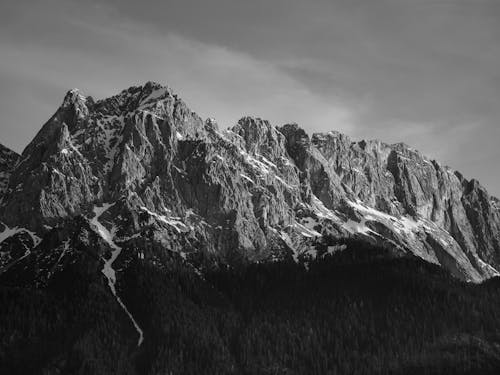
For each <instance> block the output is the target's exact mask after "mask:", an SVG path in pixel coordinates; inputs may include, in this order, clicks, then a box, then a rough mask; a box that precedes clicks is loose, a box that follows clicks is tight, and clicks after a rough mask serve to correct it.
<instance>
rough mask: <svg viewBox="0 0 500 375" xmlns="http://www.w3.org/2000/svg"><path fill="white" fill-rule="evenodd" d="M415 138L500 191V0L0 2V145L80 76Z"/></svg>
mask: <svg viewBox="0 0 500 375" xmlns="http://www.w3.org/2000/svg"><path fill="white" fill-rule="evenodd" d="M149 80H151V81H156V82H159V83H163V84H166V85H168V86H170V87H171V88H172V89H173V90H174V91H175V92H176V93H178V94H179V96H180V97H182V98H183V99H184V100H185V101H186V102H187V103H188V105H189V107H190V108H191V109H192V110H194V111H195V112H197V113H198V114H199V115H200V116H202V117H204V118H206V117H213V118H215V119H216V120H217V122H218V123H219V126H220V127H229V126H232V125H234V124H235V123H236V122H237V120H238V119H239V118H241V117H243V116H245V115H253V116H259V117H262V118H265V119H268V120H270V121H271V123H272V124H274V125H276V126H278V125H282V124H284V123H288V122H297V123H298V124H299V125H301V126H302V127H303V128H304V129H306V131H308V132H309V133H310V134H312V133H313V132H324V131H330V130H337V131H340V132H343V133H346V134H348V135H349V136H351V137H352V138H353V139H354V140H361V139H375V138H376V139H380V140H382V141H385V142H388V143H395V142H404V143H406V144H409V145H411V146H412V147H414V148H416V149H418V150H420V151H421V152H422V153H424V154H425V155H428V156H429V157H430V158H432V159H437V160H438V161H440V162H441V163H442V164H446V165H449V166H451V167H452V168H454V169H456V170H459V171H461V172H462V173H463V174H464V175H465V176H466V177H467V178H477V179H478V180H479V181H481V183H482V184H483V185H484V186H486V187H487V189H488V190H489V191H490V193H492V194H493V195H496V196H500V166H499V164H500V147H499V145H498V143H499V141H500V0H308V1H304V0H252V1H249V0H245V1H240V0H210V1H207V0H198V1H194V0H179V1H172V0H142V1H137V0H108V1H98V0H87V1H76V0H31V1H28V0H17V1H11V0H0V143H2V144H4V145H6V146H8V147H10V148H12V149H14V150H16V151H18V152H21V151H22V150H23V148H24V147H25V146H26V145H27V144H28V142H29V141H30V140H31V139H32V138H33V137H34V136H35V134H36V132H37V131H38V130H39V129H40V127H41V126H42V125H43V123H44V122H45V121H46V120H47V119H48V118H49V117H50V116H51V115H52V114H53V113H54V112H55V110H56V109H57V108H58V106H59V105H60V104H61V102H62V99H63V97H64V94H65V93H66V91H67V90H69V89H71V88H75V87H77V88H79V89H81V90H82V91H83V92H84V94H86V95H91V96H93V97H94V98H95V99H100V98H104V97H107V96H110V95H113V94H115V93H118V92H119V91H121V90H122V89H125V88H127V87H129V86H132V85H138V84H143V83H145V82H146V81H149Z"/></svg>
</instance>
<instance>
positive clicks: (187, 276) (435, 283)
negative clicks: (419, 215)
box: [0, 242, 500, 374]
mask: <svg viewBox="0 0 500 375" xmlns="http://www.w3.org/2000/svg"><path fill="white" fill-rule="evenodd" d="M308 268H309V269H308V270H306V269H305V268H304V267H303V266H301V265H297V264H295V263H293V262H280V263H271V264H254V265H251V266H247V267H241V268H240V269H223V270H218V271H217V272H211V273H208V274H206V275H205V277H204V278H201V277H200V276H198V275H196V273H195V272H193V270H192V268H190V267H188V266H184V265H182V263H180V262H175V261H171V262H170V263H169V264H168V265H164V266H162V267H160V266H158V265H153V264H152V263H151V262H145V261H139V260H138V261H135V262H133V263H131V264H130V266H129V267H128V268H127V270H126V271H125V272H124V273H123V275H122V278H121V280H120V287H119V289H120V290H122V291H123V292H122V298H123V301H124V302H125V304H126V305H127V306H128V307H129V310H130V311H131V312H132V314H133V315H134V317H135V318H136V320H137V321H138V322H139V325H140V326H141V328H142V329H143V330H144V335H145V340H144V343H143V345H142V346H141V347H140V348H137V347H136V343H137V333H136V331H135V330H134V329H133V327H132V326H131V324H130V321H129V320H128V319H127V317H126V316H125V314H124V313H123V311H122V310H121V309H120V307H119V306H118V305H117V303H116V302H115V300H114V299H113V296H112V295H111V294H110V292H109V289H108V288H107V285H106V282H105V280H104V278H103V277H102V276H101V275H90V274H86V273H85V272H83V271H82V270H80V269H78V267H76V266H69V267H67V268H66V269H65V270H64V271H63V272H60V273H59V274H57V275H56V276H55V277H54V278H53V280H52V282H51V284H50V285H49V286H48V287H46V288H44V289H27V288H22V289H21V288H13V287H2V288H0V373H1V374H498V373H500V321H499V317H500V282H499V280H496V279H494V280H490V281H488V282H486V283H484V284H482V285H467V284H464V283H460V282H458V281H457V280H455V279H453V278H451V277H450V276H448V275H447V274H446V273H445V272H443V271H442V270H441V269H440V268H438V267H436V266H433V265H430V264H427V263H425V262H423V261H420V260H418V259H415V258H406V257H399V258H394V257H389V256H388V254H387V253H385V252H384V251H383V250H382V249H375V248H371V247H369V246H368V245H365V244H362V243H355V242H353V243H350V244H349V249H348V250H347V251H344V252H342V253H340V254H337V255H335V256H332V257H329V258H325V259H321V260H318V261H315V262H312V263H310V264H309V267H308Z"/></svg>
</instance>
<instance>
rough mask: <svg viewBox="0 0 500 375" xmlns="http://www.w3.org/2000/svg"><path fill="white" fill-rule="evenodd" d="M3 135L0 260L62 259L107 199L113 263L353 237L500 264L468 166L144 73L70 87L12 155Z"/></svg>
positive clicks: (277, 251) (495, 237) (494, 203)
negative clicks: (86, 91) (283, 120)
mask: <svg viewBox="0 0 500 375" xmlns="http://www.w3.org/2000/svg"><path fill="white" fill-rule="evenodd" d="M0 151H1V153H0V157H3V160H7V159H8V160H7V161H6V162H5V163H4V162H2V161H1V160H0V176H1V179H0V189H2V190H0V193H1V197H2V201H1V202H2V203H1V207H0V221H2V222H3V223H4V224H2V228H0V230H1V231H2V232H1V233H2V234H1V235H0V236H1V237H0V254H1V259H2V263H1V264H0V267H1V266H2V265H3V272H6V270H8V269H12V264H13V263H14V262H16V264H18V263H22V262H26V261H30V260H31V261H32V262H35V263H40V264H42V263H43V264H45V263H47V259H49V260H50V259H56V260H57V262H58V263H57V264H64V257H65V256H68V254H72V252H71V251H66V250H65V251H64V252H62V253H61V254H59V253H60V252H61V251H60V250H61V249H63V248H64V249H65V247H61V246H63V244H64V246H66V244H68V245H67V246H69V247H75V246H76V245H74V244H76V243H81V241H80V242H75V240H74V235H72V236H73V237H71V236H70V233H75V231H76V229H75V224H74V223H75V222H79V223H80V224H79V225H78V227H79V228H80V227H81V228H86V225H87V224H85V225H84V224H82V223H88V228H87V229H86V231H87V232H88V231H94V234H96V235H102V233H101V234H99V233H100V232H99V230H98V228H95V227H93V226H92V225H91V220H92V218H93V217H94V211H95V208H96V207H103V206H104V205H105V204H107V205H108V206H109V207H111V208H109V209H108V210H107V211H106V215H108V216H109V217H108V218H107V219H106V225H107V226H108V227H109V228H108V230H109V233H110V234H111V235H112V236H113V241H115V242H114V243H119V244H120V247H121V248H123V249H125V250H124V251H123V252H122V254H123V255H120V257H123V259H119V260H118V261H119V262H120V261H121V262H124V263H125V264H126V258H127V257H128V258H130V257H138V258H140V259H147V260H150V261H155V262H160V261H161V259H162V257H164V256H166V255H168V256H179V257H182V258H184V259H185V261H186V262H190V263H191V264H192V265H193V266H194V267H196V268H197V269H199V270H203V268H205V267H213V266H217V265H218V264H221V263H227V264H233V263H238V262H257V261H259V262H261V261H273V260H277V259H283V258H287V257H289V258H291V259H294V260H295V261H298V262H304V263H306V264H307V262H308V260H310V259H311V258H312V257H321V256H324V255H326V254H327V253H328V252H331V251H337V250H338V249H339V248H341V246H339V243H341V242H342V240H343V239H346V238H349V237H358V238H361V239H364V240H366V241H370V242H373V243H377V244H381V245H383V246H387V247H391V248H394V249H398V250H399V251H401V252H403V253H408V254H413V255H416V256H419V257H421V258H423V259H425V260H427V261H429V262H433V263H437V264H441V265H442V266H443V267H444V268H446V269H447V270H449V271H450V272H451V273H452V274H453V275H455V276H456V277H459V278H461V279H463V280H469V281H475V282H478V281H482V280H484V279H486V278H489V277H491V276H494V275H497V274H498V272H497V269H500V203H499V201H498V200H497V199H496V198H493V197H491V196H489V194H488V192H487V191H486V190H485V189H484V188H483V187H482V186H481V185H480V184H479V183H478V182H477V181H475V180H471V181H468V180H466V179H465V178H464V177H463V176H462V175H461V174H459V173H458V172H455V171H452V170H451V169H449V168H447V167H443V166H441V165H440V164H439V163H437V162H436V161H431V160H429V159H427V158H426V157H425V156H423V155H421V154H420V153H419V152H417V151H415V150H413V149H411V148H410V147H408V146H406V145H404V144H396V145H388V144H385V143H383V142H380V141H360V142H354V141H352V140H351V139H350V138H349V137H347V136H345V135H342V134H340V133H337V132H329V133H326V134H313V135H312V136H311V137H310V136H309V135H308V134H307V133H306V132H305V131H304V130H303V129H301V128H300V127H299V126H298V125H297V124H288V125H284V126H282V127H279V128H275V127H274V126H272V125H271V124H270V123H269V122H268V121H265V120H262V119H259V118H253V117H244V118H242V119H241V120H240V121H239V122H238V123H237V124H236V125H235V126H234V127H232V128H231V129H229V130H220V129H219V128H218V126H217V124H216V122H215V121H214V120H211V119H209V120H207V121H203V120H202V119H201V118H200V117H199V116H198V115H196V114H195V113H193V112H192V111H190V110H189V108H188V107H187V106H186V104H185V103H184V102H183V101H182V100H181V99H179V98H178V97H177V96H176V95H175V94H174V93H173V92H172V90H171V89H169V88H168V87H164V86H161V85H159V84H156V83H152V82H148V83H146V84H145V85H143V86H138V87H131V88H129V89H127V90H124V91H122V92H121V93H120V94H118V95H116V96H113V97H110V98H107V99H103V100H98V101H94V100H93V99H92V98H91V97H85V96H84V95H83V94H82V93H80V92H79V91H78V90H71V91H70V92H68V94H67V95H66V97H65V98H64V101H63V104H62V105H61V107H60V108H59V109H58V110H57V111H56V113H55V114H54V115H53V116H52V117H51V118H50V119H49V121H48V122H47V123H46V124H45V125H44V126H43V127H42V129H41V130H40V132H39V133H38V134H37V135H36V137H35V138H34V139H33V141H32V142H31V143H30V144H29V145H28V146H27V147H26V149H25V150H24V152H23V154H22V156H21V157H20V158H21V159H22V161H20V162H19V161H18V159H19V156H17V155H15V154H9V155H10V156H9V157H10V159H9V158H6V157H4V153H3V151H2V150H0ZM5 155H7V154H5ZM14 166H15V167H14ZM2 182H3V185H2ZM2 186H4V187H3V188H2ZM108 206H106V207H108ZM67 228H72V229H71V230H69V229H67ZM54 236H57V238H58V240H57V241H55V240H54ZM66 237H67V238H66ZM70 237H71V238H70ZM87 237H88V236H87ZM94 237H95V236H94ZM94 237H92V238H94ZM108 240H110V239H108ZM54 241H55V242H54ZM68 241H69V242H68ZM93 241H94V242H95V240H93ZM108 242H109V241H108ZM21 244H22V247H21ZM106 244H107V242H106V241H104V242H103V241H100V242H99V245H98V247H99V248H102V249H105V248H106V246H107V245H106ZM78 246H79V248H81V247H82V246H80V245H78ZM96 246H97V245H96ZM51 247H54V251H55V252H56V253H58V252H59V253H58V254H59V255H60V256H57V257H56V256H54V254H51V251H50V248H51ZM20 249H21V250H20ZM57 249H59V250H57ZM93 251H98V250H96V249H94V250H93ZM100 251H101V252H100V254H101V255H99V256H100V257H102V259H103V261H104V259H105V258H106V255H105V254H106V251H105V250H100ZM40 254H42V255H43V254H45V255H43V256H42V255H40ZM44 259H45V260H44ZM44 262H45V263H44ZM49 263H50V261H49ZM53 267H55V265H54V264H52V265H46V264H45V265H44V266H43V268H44V269H52V268H53ZM0 272H2V271H0ZM45 277H50V274H49V275H48V276H47V275H46V276H45Z"/></svg>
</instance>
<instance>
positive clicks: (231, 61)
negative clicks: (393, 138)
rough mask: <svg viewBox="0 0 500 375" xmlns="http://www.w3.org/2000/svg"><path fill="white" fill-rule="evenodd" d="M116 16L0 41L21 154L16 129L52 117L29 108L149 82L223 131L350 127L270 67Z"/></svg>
mask: <svg viewBox="0 0 500 375" xmlns="http://www.w3.org/2000/svg"><path fill="white" fill-rule="evenodd" d="M66 11H67V10H66ZM103 14H104V15H103ZM106 14H107V16H106ZM115 16H116V15H114V14H113V13H112V12H111V13H110V12H104V13H101V18H100V19H97V20H96V19H95V18H92V17H90V16H86V15H85V14H83V15H82V14H81V13H78V17H76V16H74V15H72V14H71V13H69V14H66V13H65V14H63V15H61V14H56V15H55V18H58V19H60V21H59V24H58V28H59V29H60V30H59V31H60V32H64V36H60V37H59V38H57V39H55V40H53V39H51V38H48V39H47V40H44V41H43V42H42V43H41V42H40V41H38V40H37V41H31V40H29V39H26V40H22V42H21V43H20V42H19V41H17V40H14V41H12V40H10V39H9V40H5V38H1V39H0V43H1V44H0V48H1V49H2V51H3V52H2V65H1V67H0V81H1V83H2V86H3V87H6V86H10V88H11V89H10V91H11V92H15V93H16V95H15V96H13V97H9V96H7V97H5V98H3V99H4V100H3V102H2V103H1V104H0V106H1V108H2V112H4V109H5V110H7V108H8V111H9V112H11V113H15V115H16V116H17V117H18V121H17V123H13V124H12V125H9V126H10V128H8V130H6V131H5V132H4V131H2V133H4V134H5V135H6V138H11V139H12V138H14V141H15V142H17V144H16V145H15V146H16V148H17V149H18V150H19V149H20V148H21V146H22V144H20V141H21V139H20V138H19V136H17V135H16V134H17V133H18V130H15V129H17V127H18V126H19V123H23V124H26V123H28V124H29V126H30V128H31V131H32V132H33V134H34V132H35V131H36V129H37V128H38V127H39V126H41V123H42V122H43V120H45V119H46V118H47V117H48V113H47V112H46V111H45V112H44V113H43V114H41V113H39V112H37V111H30V112H29V113H26V111H25V107H26V106H30V107H32V106H33V103H32V102H37V105H36V106H34V107H32V108H37V107H43V108H53V109H52V110H54V109H55V108H57V105H58V104H59V102H60V101H61V98H62V96H63V95H64V92H65V90H67V89H69V88H72V87H79V88H81V89H82V90H83V91H84V92H86V93H88V94H90V95H93V96H95V97H96V98H102V97H106V96H109V95H112V94H114V93H116V92H118V91H119V90H121V89H123V88H126V87H127V86H128V85H132V84H140V83H143V82H145V81H147V80H156V81H160V82H162V83H166V84H168V85H170V86H172V87H173V88H174V90H176V91H178V92H179V94H180V96H181V97H183V98H184V99H185V100H186V101H187V102H188V103H189V104H190V106H191V107H192V109H193V110H195V111H197V112H198V113H200V114H201V115H202V116H205V117H209V116H210V117H215V118H216V119H217V120H218V121H219V122H220V123H221V125H222V126H230V125H233V124H234V123H235V122H236V121H237V119H238V118H240V117H241V116H243V115H246V114H249V115H257V116H261V117H264V118H268V119H270V120H271V121H273V122H274V123H276V124H282V123H285V122H289V121H297V122H302V123H307V124H308V126H309V127H311V128H321V127H324V126H325V123H328V124H330V125H329V126H330V129H334V128H337V129H343V130H348V128H349V117H350V113H349V111H347V110H346V109H345V108H341V107H340V106H338V105H336V104H335V103H334V102H332V101H325V100H323V99H322V98H321V97H319V96H317V95H315V94H313V93H312V92H310V91H309V90H308V89H307V88H306V87H305V86H304V85H303V84H301V83H299V82H297V81H296V80H294V79H293V78H292V77H290V76H289V75H287V74H286V73H284V72H283V71H281V70H280V69H278V68H276V67H275V66H273V64H270V63H267V62H264V61H259V60H258V59H256V58H254V57H251V56H250V55H248V54H245V53H242V52H235V51H231V50H230V49H228V48H225V47H221V46H217V45H214V44H208V43H202V42H199V41H194V40H190V39H188V38H185V37H181V36H179V35H176V34H174V33H161V32H158V31H157V30H147V29H145V28H144V27H143V25H142V24H138V23H134V22H133V21H131V20H129V19H116V18H113V19H112V22H110V21H111V20H110V19H109V17H115ZM28 19H29V17H28ZM47 21H48V22H54V21H53V20H51V19H49V20H45V22H47ZM82 46H83V47H84V48H82ZM9 77H10V78H9ZM13 77H16V79H15V80H13ZM19 81H22V82H25V83H26V82H31V84H32V85H33V86H39V87H45V88H46V90H47V92H46V94H45V95H42V94H40V96H39V97H37V98H33V97H32V96H31V95H29V93H28V92H27V91H28V90H30V89H29V88H28V86H27V85H21V86H17V87H14V85H16V84H17V82H19ZM24 95H25V99H24V100H23V101H22V102H20V101H19V98H20V97H22V96H24ZM14 98H15V99H16V100H14ZM30 101H32V102H30ZM325 119H328V120H325ZM25 135H26V132H23V137H24V136H25ZM2 138H3V136H2ZM27 141H28V139H25V140H24V144H25V143H27Z"/></svg>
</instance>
